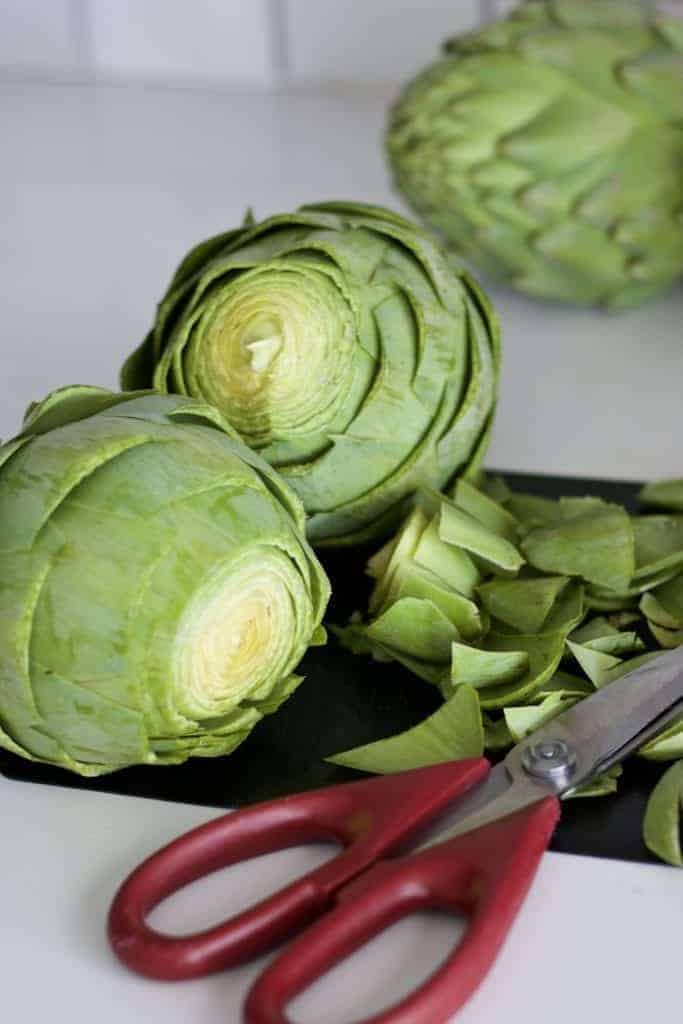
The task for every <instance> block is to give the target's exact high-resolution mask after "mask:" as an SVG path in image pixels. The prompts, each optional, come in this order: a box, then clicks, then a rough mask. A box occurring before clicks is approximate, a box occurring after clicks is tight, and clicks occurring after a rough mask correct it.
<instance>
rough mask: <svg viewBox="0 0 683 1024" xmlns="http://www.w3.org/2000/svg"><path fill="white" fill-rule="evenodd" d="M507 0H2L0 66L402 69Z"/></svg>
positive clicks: (145, 71) (285, 74)
mask: <svg viewBox="0 0 683 1024" xmlns="http://www.w3.org/2000/svg"><path fill="white" fill-rule="evenodd" d="M510 6H511V0H412V2H410V0H0V76H3V75H4V76H12V77H16V76H17V75H19V76H21V77H24V78H25V77H32V78H42V79H59V78H67V79H68V78H74V79H77V80H88V79H91V78H92V79H104V80H111V79H121V78H123V79H132V80H140V79H148V80H156V81H161V82H169V83H179V84H183V83H184V84H191V83H199V84H202V83H215V84H219V85H220V84H224V85H228V86H232V85H239V86H247V87H249V86H255V87H268V86H273V85H275V86H280V85H313V86H315V85H320V84H321V83H347V84H354V85H359V86H373V85H378V84H382V83H392V82H395V81H400V80H404V79H405V78H406V76H408V75H410V74H411V73H412V72H414V71H416V70H417V69H418V68H419V67H421V66H422V65H424V64H425V63H427V62H428V61H429V60H430V59H432V58H433V57H434V56H435V55H436V53H437V51H438V47H439V45H440V43H441V41H442V40H443V39H444V38H446V37H447V36H449V35H452V34H455V33H458V32H461V31H464V30H467V29H469V28H472V27H474V26H475V25H476V24H478V23H479V22H480V21H483V20H486V19H487V18H490V17H491V16H492V15H493V14H494V12H495V10H496V8H497V7H498V8H499V9H503V8H506V7H510Z"/></svg>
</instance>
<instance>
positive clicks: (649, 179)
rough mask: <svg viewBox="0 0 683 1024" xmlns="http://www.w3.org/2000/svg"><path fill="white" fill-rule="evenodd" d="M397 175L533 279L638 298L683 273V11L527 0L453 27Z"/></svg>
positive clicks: (496, 257) (398, 152)
mask: <svg viewBox="0 0 683 1024" xmlns="http://www.w3.org/2000/svg"><path fill="white" fill-rule="evenodd" d="M387 145H388V153H389V159H390V162H391V165H392V168H393V172H394V177H395V184H396V187H397V188H398V189H399V191H401V192H402V193H403V194H404V196H405V197H406V198H407V200H408V202H409V203H410V204H411V206H412V207H413V208H414V209H415V210H416V211H417V212H418V213H419V214H420V215H421V216H422V217H423V218H424V219H425V221H426V222H428V223H429V224H430V225H431V226H433V227H434V228H435V229H436V230H437V231H438V232H440V233H441V235H443V236H444V237H445V238H446V239H449V240H450V241H451V242H452V243H453V244H454V245H455V247H456V248H457V249H458V251H459V252H461V253H462V254H463V255H464V257H465V258H466V259H467V260H468V261H470V262H471V263H472V264H473V265H475V266H478V267H480V268H481V269H482V270H486V271H487V272H489V273H491V274H493V275H495V276H499V277H503V278H505V279H507V280H508V281H509V282H510V283H511V284H512V285H513V286H514V287H516V288H517V289H519V290H520V291H522V292H527V293H529V294H531V295H536V296H542V297H545V298H551V299H558V300H561V301H566V302H570V303H576V304H580V305H591V304H600V305H604V306H606V307H610V308H614V309H618V308H621V307H627V306H633V305H636V304H637V303H639V302H641V301H643V300H645V299H647V298H649V297H650V296H652V295H654V294H656V293H657V292H659V291H661V290H662V289H664V288H666V287H667V286H669V285H671V284H672V283H673V282H675V281H676V280H677V279H678V278H679V277H680V275H681V274H682V273H683V20H681V19H677V18H675V17H667V16H665V15H664V14H659V15H658V14H655V13H653V11H652V8H651V6H650V5H645V4H642V3H640V2H638V0H591V2H590V3H587V2H585V0H528V2H527V3H525V4H523V5H522V6H521V7H519V8H518V9H516V10H514V11H513V12H512V13H511V14H510V15H509V17H507V18H506V19H505V20H502V21H499V22H495V23H493V24H490V25H488V26H485V27H484V28H483V29H481V30H479V31H477V32H474V33H473V34H471V35H467V36H464V37H462V38H459V39H453V40H451V41H449V42H448V43H446V46H445V56H444V57H443V58H442V59H441V60H439V61H438V62H437V63H436V64H434V65H433V66H431V67H430V68H428V69H427V70H426V71H424V72H423V73H422V74H420V75H419V76H418V77H417V78H416V79H415V80H414V81H413V82H412V83H410V84H409V85H408V87H407V88H406V89H405V91H404V92H403V94H402V95H401V96H400V97H399V99H398V101H397V103H396V104H395V106H394V107H393V110H392V113H391V118H390V123H389V128H388V135H387Z"/></svg>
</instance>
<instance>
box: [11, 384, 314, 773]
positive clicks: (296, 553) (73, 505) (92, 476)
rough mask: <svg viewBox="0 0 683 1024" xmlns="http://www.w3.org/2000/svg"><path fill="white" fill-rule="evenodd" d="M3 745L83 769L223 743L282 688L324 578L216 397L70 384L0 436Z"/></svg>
mask: <svg viewBox="0 0 683 1024" xmlns="http://www.w3.org/2000/svg"><path fill="white" fill-rule="evenodd" d="M0 518H1V519H2V524H3V529H2V539H1V541H0V612H1V614H0V746H2V747H5V748H6V749H8V750H11V751H13V752H14V753H16V754H19V755H21V756H23V757H27V758H29V759H31V760H35V761H45V762H48V763H50V764H55V765H61V766H63V767H65V768H69V769H71V770H72V771H75V772H79V773H80V774H82V775H100V774H102V773H103V772H108V771H113V770H114V769H116V768H121V767H123V766H124V765H131V764H175V763H179V762H181V761H185V760H186V759H187V758H188V757H190V756H192V755H196V756H201V757H211V756H214V755H217V754H226V753H229V752H230V751H231V750H232V749H233V748H234V747H236V746H237V745H238V744H239V743H240V742H241V741H242V740H243V739H245V737H246V736H247V735H248V734H249V732H250V731H251V729H252V728H253V727H254V725H255V724H256V723H257V722H258V721H259V720H260V719H261V718H262V717H263V715H265V714H268V713H269V712H271V711H274V710H275V709H276V708H277V707H278V705H279V704H280V703H281V702H282V701H283V700H285V698H286V697H287V696H288V695H289V694H290V693H291V692H292V690H293V689H294V688H295V686H296V685H297V683H298V682H299V677H297V676H295V675H293V674H292V673H293V670H294V668H295V667H296V665H297V663H298V662H299V660H300V659H301V657H302V655H303V654H304V652H305V651H306V648H307V647H308V645H309V644H311V643H319V642H322V641H323V639H324V631H323V630H322V628H321V626H320V622H321V619H322V616H323V613H324V610H325V605H326V603H327V598H328V595H329V587H328V583H327V579H326V577H325V575H324V573H323V571H322V569H321V567H320V565H319V564H318V562H317V560H316V558H315V556H314V555H313V552H312V551H311V549H310V548H309V546H308V544H307V542H306V541H305V539H304V536H303V524H304V519H303V511H302V509H301V507H300V504H299V502H298V500H297V499H296V497H295V496H294V495H293V494H292V493H291V492H290V491H289V489H288V488H287V487H286V486H285V485H284V484H283V483H282V482H281V481H279V480H278V478H277V475H276V474H275V473H273V471H272V470H271V469H270V467H269V466H268V465H267V464H266V463H264V462H263V461H262V460H261V459H260V458H259V457H258V456H257V455H254V453H253V452H251V451H249V449H247V448H246V447H245V446H244V445H243V444H242V443H241V442H240V441H239V440H236V439H235V438H234V437H233V435H232V431H231V430H230V428H229V427H228V426H227V425H226V424H225V423H223V422H222V420H221V417H220V416H219V414H218V413H216V411H215V410H213V409H211V408H209V407H207V406H203V405H201V404H200V403H199V402H196V401H193V400H192V399H187V398H177V397H175V396H173V397H172V396H168V395H150V394H149V393H147V394H137V395H135V394H131V395H124V396H122V395H117V394H114V393H112V392H109V391H105V390H102V389H100V388H90V387H71V388H64V389H62V390H61V391H57V392H54V393H53V394H51V395H49V396H48V397H47V398H46V399H45V400H44V401H43V402H41V403H40V404H38V405H37V406H34V407H33V408H32V409H31V410H29V414H28V416H27V419H26V421H25V423H24V427H23V430H22V433H21V434H20V435H19V436H18V437H17V438H15V439H14V440H13V441H10V442H8V443H7V444H5V445H3V446H2V447H0Z"/></svg>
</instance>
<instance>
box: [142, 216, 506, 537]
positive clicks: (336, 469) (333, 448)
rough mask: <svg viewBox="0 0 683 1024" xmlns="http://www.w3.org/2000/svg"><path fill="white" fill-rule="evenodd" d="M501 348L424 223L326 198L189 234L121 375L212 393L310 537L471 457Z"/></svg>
mask: <svg viewBox="0 0 683 1024" xmlns="http://www.w3.org/2000/svg"><path fill="white" fill-rule="evenodd" d="M498 362H499V343H498V328H497V323H496V320H495V317H494V315H493V312H492V310H491V309H490V307H489V305H488V303H487V301H486V299H485V297H484V296H483V295H482V293H481V292H480V291H479V289H478V288H477V286H476V285H475V284H474V282H473V281H472V280H470V278H469V277H468V276H467V275H466V274H464V273H463V272H462V271H459V270H455V269H453V268H452V267H451V266H450V265H449V264H448V263H447V262H446V258H445V256H444V255H443V253H442V252H441V250H440V249H439V248H437V246H435V245H434V243H433V242H432V241H431V240H430V239H429V238H428V237H427V236H426V235H425V234H424V233H423V232H422V231H421V230H420V229H419V228H417V227H416V226H415V225H413V224H411V223H410V222H409V221H407V220H405V219H404V218H403V217H399V216H398V215H397V214H394V213H392V212H391V211H389V210H385V209H381V208H377V207H371V206H365V205H361V204H359V203H343V202H330V203H321V204H318V205H317V206H307V207H302V208H301V209H300V210H298V211H296V212H295V213H287V214H282V215H280V216H275V217H271V218H269V219H268V220H265V221H262V222H261V223H258V224H254V223H253V222H251V221H249V222H247V223H245V225H244V226H243V227H242V228H238V229H236V230H234V231H229V232H227V233H226V234H223V235H219V236H217V237H216V238H212V239H209V240H208V241H206V242H203V243H201V244H200V245H198V246H197V247H196V248H195V249H193V250H192V251H191V252H190V253H189V254H188V255H187V256H186V257H185V259H184V260H183V262H182V263H181V264H180V267H179V268H178V270H177V271H176V274H175V276H174V277H173V279H172V281H171V284H170V286H169V289H168V291H167V293H166V295H165V297H164V298H163V299H162V301H161V303H160V305H159V308H158V313H157V317H156V321H155V323H154V326H153V328H152V330H151V332H150V333H149V335H148V336H147V338H146V339H145V341H144V342H143V344H142V345H141V347H140V348H139V349H138V350H137V351H136V352H134V353H133V355H132V356H131V357H130V358H129V359H128V361H127V362H126V364H125V366H124V368H123V371H122V385H123V387H124V388H126V389H129V388H139V387H154V388H156V389H158V390H160V391H170V392H177V393H180V394H188V395H193V396H196V397H201V398H202V399H204V400H206V401H208V402H211V403H212V404H213V405H215V406H216V407H217V408H218V409H219V410H220V411H221V413H222V414H223V415H224V416H225V417H226V419H227V420H228V421H229V422H230V423H231V424H232V426H233V427H234V428H235V429H236V430H237V431H238V432H239V434H240V435H241V437H242V438H243V440H244V441H246V443H247V444H249V445H250V446H251V447H252V448H254V449H256V450H258V451H259V452H260V454H261V455H262V456H263V457H264V458H265V459H266V460H267V461H268V462H269V463H270V464H271V465H272V466H275V467H277V468H278V469H279V471H280V473H281V474H282V476H283V477H284V478H285V480H286V481H287V483H288V484H290V485H291V487H292V488H293V489H294V490H295V491H296V492H297V493H298V495H299V497H300V498H301V500H302V501H303V504H304V507H305V509H306V512H307V513H308V517H309V518H308V534H309V537H310V539H311V540H312V541H313V542H314V543H315V544H318V545H322V544H345V543H354V542H357V541H359V540H362V539H365V538H367V537H372V536H375V535H376V534H379V533H381V532H383V531H385V530H386V529H388V528H389V527H390V526H391V525H392V524H393V523H395V522H396V521H398V519H400V517H401V514H402V512H403V511H404V508H405V503H406V501H407V500H409V499H410V496H411V495H412V494H413V493H414V492H415V490H416V488H417V487H419V486H421V485H431V486H434V487H441V486H443V485H445V484H447V483H448V482H449V481H450V480H451V479H452V478H453V477H454V476H455V475H456V474H465V473H467V472H473V471H474V470H475V469H476V467H477V466H478V464H479V461H480V459H481V457H482V455H483V452H484V450H485V447H486V442H487V440H488V434H489V429H490V425H491V421H492V414H493V409H494V406H495V400H496V393H497V383H498Z"/></svg>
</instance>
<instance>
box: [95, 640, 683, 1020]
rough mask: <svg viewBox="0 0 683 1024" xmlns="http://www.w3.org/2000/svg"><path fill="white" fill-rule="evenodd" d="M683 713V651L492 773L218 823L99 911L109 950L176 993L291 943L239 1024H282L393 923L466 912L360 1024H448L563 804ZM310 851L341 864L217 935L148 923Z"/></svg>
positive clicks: (301, 800)
mask: <svg viewBox="0 0 683 1024" xmlns="http://www.w3.org/2000/svg"><path fill="white" fill-rule="evenodd" d="M681 715H683V647H679V648H676V649H675V650H673V651H669V652H666V653H662V654H659V655H657V656H656V657H653V658H652V659H651V660H649V661H647V662H645V663H644V664H641V665H640V666H639V667H637V668H635V669H634V670H633V671H631V672H630V673H628V674H627V675H624V676H623V677H622V678H620V679H617V680H616V681H614V682H612V683H610V684H609V685H608V686H605V687H604V688H603V689H600V690H598V691H597V692H596V693H595V694H593V695H591V696H590V697H588V698H586V699H585V700H582V701H581V702H580V703H579V704H577V705H575V706H574V707H572V708H570V709H569V710H568V711H565V712H564V713H563V714H562V715H560V716H558V717H557V718H555V719H553V720H552V721H550V722H549V723H547V724H546V725H545V726H543V727H542V728H540V729H538V730H536V731H535V732H534V733H533V734H532V735H531V736H529V737H528V738H526V739H524V740H522V742H520V743H519V744H517V746H515V747H513V748H512V750H510V752H509V753H508V754H507V756H506V757H505V759H504V760H503V761H501V762H500V763H499V764H497V765H496V766H495V767H491V765H490V763H489V762H488V760H486V759H485V758H475V759H471V760H466V761H459V762H458V761H453V762H447V763H443V764H438V765H433V766H430V767H428V768H419V769H415V770H412V771H407V772H403V773H399V774H396V775H390V776H382V777H379V778H371V779H363V780H361V781H359V782H352V783H345V784H340V785H337V786H331V787H329V788H327V789H319V790H314V791H312V792H308V793H304V794H301V795H295V796H289V797H284V798H282V799H278V800H272V801H269V802H267V803H263V804H259V805H256V806H254V807H250V808H247V809H245V810H240V811H236V812H233V813H230V814H226V815H224V816H222V817H220V818H218V819H216V820H214V821H210V822H209V823H208V824H206V825H202V826H200V827H199V828H196V829H194V830H192V831H191V832H188V833H187V834H186V835H184V836H181V837H180V838H179V839H176V840H175V841H174V842H171V843H170V844H169V845H167V846H165V847H164V848H163V849H161V850H159V851H158V852H157V853H155V854H153V855H152V856H151V857H149V858H148V859H147V860H146V861H144V863H142V864H141V865H140V866H139V867H138V868H137V869H136V870H135V871H133V873H132V874H131V875H130V876H129V877H128V879H127V880H126V881H125V882H124V883H123V885H122V886H121V888H120V889H119V891H118V893H117V895H116V896H115V898H114V901H113V903H112V906H111V909H110V913H109V922H108V932H109V939H110V942H111V945H112V948H113V949H114V952H115V953H116V955H117V956H118V957H119V959H120V960H122V961H123V962H124V963H125V964H126V965H128V966H129V967H131V968H132V969H133V970H135V971H137V972H139V973H141V974H144V975H147V976H149V977H152V978H162V979H170V980H176V979H183V978H195V977H199V976H202V975H206V974H210V973H213V972H215V971H220V970H223V969H224V968H227V967H231V966H234V965H237V964H241V963H244V962H245V961H247V960H250V959H252V958H253V957H255V956H257V955H258V954H261V953H263V952H265V951H266V950H268V949H269V948H271V947H273V946H274V945H276V944H277V943H280V942H281V941H283V940H284V939H286V938H288V937H289V936H291V935H292V933H294V932H297V931H298V932H300V934H299V935H297V936H296V938H294V939H293V940H292V941H291V942H290V944H289V945H288V946H287V947H286V948H285V949H284V950H283V951H282V952H281V953H279V954H278V955H276V957H275V959H274V960H273V961H272V962H271V963H270V965H269V966H268V967H267V968H266V970H265V971H264V972H263V974H261V976H260V977H259V978H258V979H257V980H256V982H255V983H254V984H253V986H252V988H251V990H250V991H249V994H248V996H247V998H246V1002H245V1006H244V1020H245V1022H247V1024H289V1021H290V1018H288V1016H287V1015H286V1007H287V1005H288V1003H290V1002H291V1001H292V999H294V998H295V997H296V996H297V995H298V994H299V993H300V992H302V991H303V990H304V989H306V988H307V987H308V986H309V985H310V984H311V983H312V982H313V981H315V979H317V978H318V977H320V976H321V975H322V974H324V973H325V972H326V971H327V970H329V969H330V968H331V967H332V966H333V965H334V964H335V963H338V962H339V961H340V960H342V959H344V957H346V956H348V955H350V953H352V952H353V951H354V950H355V949H357V948H358V947H360V946H361V945H363V944H364V943H365V942H366V941H368V940H369V939H370V938H371V937H373V936H374V935H376V934H378V933H379V932H381V931H383V930H384V929H386V928H387V927H389V926H390V925H391V924H393V923H394V922H395V921H397V920H399V919H400V918H402V917H405V916H407V915H408V914H410V913H413V912H415V911H420V910H426V909H439V910H442V911H444V910H445V911H447V912H448V911H450V912H452V913H455V914H457V915H458V916H460V915H461V914H463V913H464V914H466V916H467V917H468V928H467V931H466V933H465V935H464V937H463V938H462V940H461V941H460V942H459V944H458V945H457V946H456V948H455V950H454V951H453V952H452V953H451V955H450V956H449V957H448V959H447V960H446V961H445V962H444V963H443V964H442V965H441V966H440V967H439V968H438V969H437V970H436V971H435V973H434V974H432V975H431V977H429V978H428V979H427V980H426V981H425V982H424V984H423V985H421V986H420V987H419V988H418V989H417V990H415V991H414V992H413V993H412V994H410V995H408V996H407V997H406V998H404V999H403V1000H402V1001H400V1002H399V1003H397V1004H395V1005H394V1006H392V1007H390V1008H389V1009H387V1010H385V1011H383V1012H381V1013H379V1014H377V1015H375V1016H373V1017H372V1018H371V1021H366V1024H446V1022H447V1021H448V1020H449V1019H450V1017H451V1015H452V1014H453V1013H455V1011H456V1010H457V1009H458V1008H459V1007H461V1006H462V1004H463V1003H464V1002H465V1001H466V1000H467V998H468V997H469V996H470V995H471V993H472V992H473V991H474V989H475V988H476V987H477V986H478V984H479V983H480V982H481V981H482V979H483V978H484V976H485V975H486V973H487V972H488V970H489V968H490V967H491V965H492V963H493V961H494V960H495V958H496V955H497V953H498V951H499V949H500V947H501V945H502V943H503V941H504V939H505V936H506V934H507V932H508V930H509V928H510V926H511V924H512V922H513V920H514V918H515V916H516V914H517V911H518V910H519V908H520V906H521V904H522V902H523V900H524V897H525V895H526V893H527V890H528V889H529V886H530V884H531V882H532V880H533V877H534V874H535V872H536V868H537V866H538V864H539V861H540V859H541V856H542V854H543V853H544V851H545V850H546V848H547V846H548V844H549V842H550V840H551V837H552V834H553V831H554V829H555V826H556V825H557V822H558V820H559V817H560V803H559V798H560V797H561V796H563V795H566V794H567V793H568V792H569V791H570V790H573V789H575V788H576V787H577V786H579V785H581V784H582V783H585V782H589V781H590V780H591V779H593V778H595V777H596V776H597V775H599V774H601V773H602V772H604V771H606V770H607V769H608V768H610V767H611V766H612V765H614V764H616V763H618V762H619V761H621V760H622V759H623V758H624V757H626V756H627V755H628V754H630V753H632V752H633V751H634V750H636V749H637V748H638V747H639V746H641V745H642V744H643V743H645V742H646V741H647V740H648V739H650V738H651V737H653V736H654V735H656V734H657V732H659V731H660V730H661V729H663V728H665V727H666V726H667V725H669V724H670V723H671V722H673V721H674V720H675V719H677V718H678V717H679V716H681ZM428 827H429V831H426V829H427V828H428ZM321 840H322V841H332V842H336V843H340V844H341V845H342V850H341V852H340V853H339V854H338V855H337V856H335V857H333V858H332V859H331V860H329V861H327V862H326V863H325V864H323V865H321V866H320V867H318V868H316V869H315V870H314V871H311V872H309V873H308V874H306V875H304V876H303V877H302V878H300V879H298V880H297V881H294V882H293V883H291V884H290V885H288V886H286V887H285V888H283V889H281V890H280V891H279V892H277V893H275V894H274V895H272V896H269V897H268V898H266V899H264V900H263V901H262V902H260V903H258V904H257V905H255V906H253V907H251V908H250V909H248V910H246V911H244V912H243V913H241V914H238V915H236V916H235V917H233V918H232V919H230V920H228V921H226V922H224V923H222V924H219V925H217V926H216V927H213V928H210V929H208V930H206V931H203V932H200V933H197V934H194V935H188V936H181V937H176V936H168V935H163V934H161V933H159V932H157V931H155V930H153V929H152V928H151V927H150V926H149V925H148V924H147V923H146V916H147V915H148V914H149V912H150V911H151V910H152V909H153V908H154V907H155V906H156V905H157V904H158V903H160V902H161V901H162V900H163V899H165V898H166V897H167V896H169V895H170V894H171V893H173V892H175V891H176V890H178V889H180V888H181V887H183V886H185V885H187V884H188V883H190V882H192V881H194V880H196V879H198V878H200V877H202V876H204V875H206V874H209V873H210V872H212V871H215V870H217V869H219V868H223V867H226V866H228V865H230V864H235V863H237V862H238V861H240V860H245V859H248V858H251V857H257V856H259V855H260V854H264V853H270V852H272V851H275V850H280V849H284V848H285V847H289V846H294V845H299V844H305V843H310V842H319V841H321Z"/></svg>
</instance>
